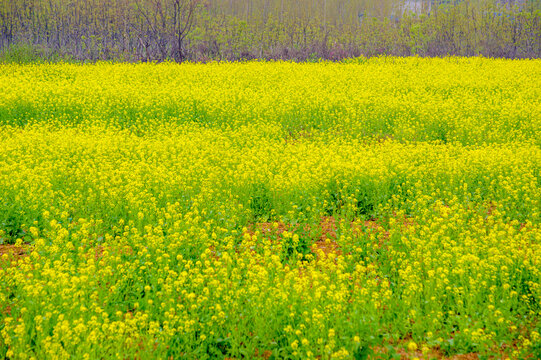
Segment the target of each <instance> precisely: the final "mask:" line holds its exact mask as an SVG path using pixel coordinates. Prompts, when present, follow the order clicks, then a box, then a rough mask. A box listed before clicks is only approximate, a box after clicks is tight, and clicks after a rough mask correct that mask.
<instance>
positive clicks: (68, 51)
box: [0, 0, 541, 62]
mask: <svg viewBox="0 0 541 360" xmlns="http://www.w3.org/2000/svg"><path fill="white" fill-rule="evenodd" d="M0 54H1V56H0V58H1V59H2V60H3V61H7V62H30V61H36V60H46V61H54V60H73V61H95V60H117V61H164V60H174V61H184V60H190V61H210V60H246V59H284V60H295V61H311V60H312V61H314V60H318V59H329V60H340V59H344V58H349V57H357V56H375V55H395V56H410V55H419V56H446V55H459V56H474V55H482V56H487V57H505V58H538V57H540V55H541V2H540V1H535V0H522V1H501V0H500V1H495V0H466V1H450V0H448V1H445V0H440V1H435V0H432V1H429V0H426V1H423V0H408V1H403V0H402V1H398V0H357V1H352V0H295V1H288V0H47V1H43V0H0Z"/></svg>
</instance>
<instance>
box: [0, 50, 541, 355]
mask: <svg viewBox="0 0 541 360" xmlns="http://www.w3.org/2000/svg"><path fill="white" fill-rule="evenodd" d="M540 99H541V61H539V60H521V61H509V60H494V59H483V58H447V59H421V58H408V59H399V58H385V57H382V58H375V59H370V60H367V59H359V60H351V61H348V62H346V63H325V62H323V63H316V64H295V63H288V62H248V63H210V64H181V65H178V64H171V63H162V64H112V63H97V64H93V65H71V64H48V65H47V64H45V65H44V64H42V65H0V279H1V280H0V358H9V359H31V358H34V359H45V358H47V359H48V358H50V359H56V358H73V359H79V358H81V359H102V358H115V359H116V358H118V359H133V358H139V359H147V358H159V359H163V358H166V359H168V358H174V359H177V358H187V359H208V358H224V359H226V358H227V359H232V358H234V359H240V358H248V359H250V358H261V359H331V358H332V359H335V358H343V359H364V358H378V357H379V358H397V359H400V358H403V359H414V358H419V359H431V358H437V359H440V358H451V357H453V356H455V355H459V354H468V356H479V357H480V358H498V359H499V358H511V359H526V358H530V359H535V358H539V357H541V335H540V333H541V321H540V316H541V222H540V220H541V102H540Z"/></svg>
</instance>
